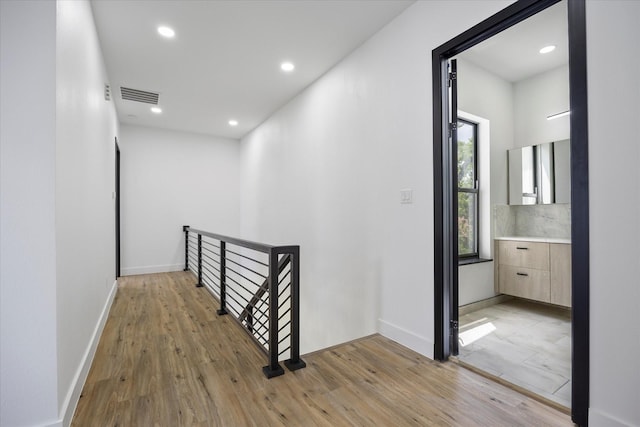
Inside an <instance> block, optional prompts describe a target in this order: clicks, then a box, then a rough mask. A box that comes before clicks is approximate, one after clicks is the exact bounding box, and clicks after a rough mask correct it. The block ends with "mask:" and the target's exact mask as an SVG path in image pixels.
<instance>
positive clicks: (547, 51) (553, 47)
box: [540, 45, 556, 53]
mask: <svg viewBox="0 0 640 427" xmlns="http://www.w3.org/2000/svg"><path fill="white" fill-rule="evenodd" d="M555 49H556V47H555V46H554V45H549V46H545V47H543V48H542V49H540V53H549V52H553V51H554V50H555Z"/></svg>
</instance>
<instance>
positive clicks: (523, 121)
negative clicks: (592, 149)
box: [510, 65, 570, 148]
mask: <svg viewBox="0 0 640 427" xmlns="http://www.w3.org/2000/svg"><path fill="white" fill-rule="evenodd" d="M513 86H514V92H513V93H514V108H515V127H514V135H515V140H514V144H513V147H510V148H518V147H526V146H529V145H537V144H544V143H546V142H553V141H562V140H564V139H569V135H570V133H569V116H564V117H560V118H557V119H554V120H547V116H550V115H552V114H557V113H561V112H563V111H567V110H568V109H569V66H568V65H564V66H562V67H559V68H556V69H554V70H551V71H547V72H546V73H542V74H538V75H537V76H534V77H531V78H529V79H526V80H522V81H519V82H517V83H515V84H514V85H513Z"/></svg>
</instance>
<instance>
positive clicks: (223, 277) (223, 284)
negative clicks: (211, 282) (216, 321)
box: [216, 240, 227, 316]
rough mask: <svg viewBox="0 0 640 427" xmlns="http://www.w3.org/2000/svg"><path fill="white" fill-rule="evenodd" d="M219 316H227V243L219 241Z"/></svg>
mask: <svg viewBox="0 0 640 427" xmlns="http://www.w3.org/2000/svg"><path fill="white" fill-rule="evenodd" d="M216 313H218V315H219V316H222V315H223V314H227V243H226V242H224V241H222V240H220V309H219V310H218V311H217V312H216Z"/></svg>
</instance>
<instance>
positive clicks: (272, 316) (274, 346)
mask: <svg viewBox="0 0 640 427" xmlns="http://www.w3.org/2000/svg"><path fill="white" fill-rule="evenodd" d="M278 275H279V274H278V251H277V250H276V249H275V248H271V249H270V250H269V278H268V281H269V365H267V366H265V367H263V368H262V372H264V374H265V375H266V377H267V378H273V377H277V376H278V375H282V374H284V369H282V366H280V364H279V363H278Z"/></svg>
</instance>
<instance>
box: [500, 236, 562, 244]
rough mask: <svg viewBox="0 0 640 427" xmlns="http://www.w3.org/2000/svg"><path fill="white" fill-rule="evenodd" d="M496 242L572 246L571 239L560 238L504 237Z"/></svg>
mask: <svg viewBox="0 0 640 427" xmlns="http://www.w3.org/2000/svg"><path fill="white" fill-rule="evenodd" d="M495 240H517V241H521V242H542V243H566V244H571V239H563V238H558V237H527V236H504V237H496V238H495Z"/></svg>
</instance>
